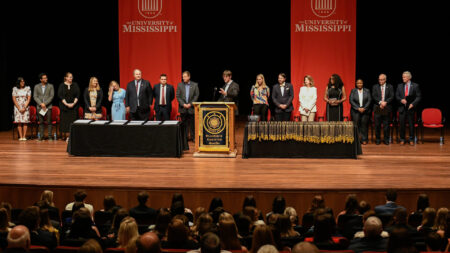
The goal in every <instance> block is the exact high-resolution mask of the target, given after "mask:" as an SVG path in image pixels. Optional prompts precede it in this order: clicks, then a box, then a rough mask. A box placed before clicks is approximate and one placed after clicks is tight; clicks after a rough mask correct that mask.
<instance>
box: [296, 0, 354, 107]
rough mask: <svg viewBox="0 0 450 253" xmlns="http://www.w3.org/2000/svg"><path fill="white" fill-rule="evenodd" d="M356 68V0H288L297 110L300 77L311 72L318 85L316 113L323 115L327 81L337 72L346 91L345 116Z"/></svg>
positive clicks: (315, 83) (301, 79)
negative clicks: (289, 0)
mask: <svg viewBox="0 0 450 253" xmlns="http://www.w3.org/2000/svg"><path fill="white" fill-rule="evenodd" d="M355 68H356V0H291V81H292V83H293V84H294V90H295V92H296V93H295V100H294V106H295V105H296V110H298V107H299V103H298V92H299V91H300V87H301V86H302V85H303V78H304V77H305V75H311V76H312V77H313V79H314V85H315V86H316V87H317V114H318V116H323V115H324V113H325V111H326V104H325V102H324V100H323V97H324V95H325V90H326V85H327V83H328V80H329V78H330V76H331V75H332V74H335V73H336V74H338V75H339V76H340V77H341V78H342V81H343V82H344V85H345V91H346V94H347V101H346V102H345V103H344V116H347V115H349V110H350V107H349V103H348V96H349V95H350V91H351V89H352V88H354V87H355Z"/></svg>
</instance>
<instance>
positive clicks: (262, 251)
mask: <svg viewBox="0 0 450 253" xmlns="http://www.w3.org/2000/svg"><path fill="white" fill-rule="evenodd" d="M257 253H278V250H277V248H276V247H275V246H273V245H271V244H266V245H264V246H262V247H260V248H259V250H258V251H257Z"/></svg>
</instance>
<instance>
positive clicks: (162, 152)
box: [67, 123, 188, 157]
mask: <svg viewBox="0 0 450 253" xmlns="http://www.w3.org/2000/svg"><path fill="white" fill-rule="evenodd" d="M187 149H188V144H187V140H186V138H185V136H184V135H183V131H182V129H181V125H180V124H179V123H178V124H176V125H152V126H143V125H142V126H132V125H130V126H128V125H122V126H118V125H90V124H72V126H71V129H70V139H69V145H68V146H67V152H68V153H69V154H71V155H76V156H146V157H181V155H182V154H183V150H187Z"/></svg>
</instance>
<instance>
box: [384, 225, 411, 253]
mask: <svg viewBox="0 0 450 253" xmlns="http://www.w3.org/2000/svg"><path fill="white" fill-rule="evenodd" d="M413 249H415V247H414V244H413V241H412V239H411V237H410V236H409V233H408V230H407V229H406V228H394V229H393V230H392V232H391V233H390V234H389V240H388V246H387V252H388V253H394V252H411V250H413Z"/></svg>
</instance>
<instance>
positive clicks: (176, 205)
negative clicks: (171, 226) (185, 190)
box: [170, 201, 184, 217]
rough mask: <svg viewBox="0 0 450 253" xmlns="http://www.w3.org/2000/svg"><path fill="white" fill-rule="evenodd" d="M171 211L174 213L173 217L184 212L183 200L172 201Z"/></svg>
mask: <svg viewBox="0 0 450 253" xmlns="http://www.w3.org/2000/svg"><path fill="white" fill-rule="evenodd" d="M170 213H171V214H172V217H174V216H176V215H179V214H184V204H183V202H181V201H175V202H172V205H171V206H170Z"/></svg>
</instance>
